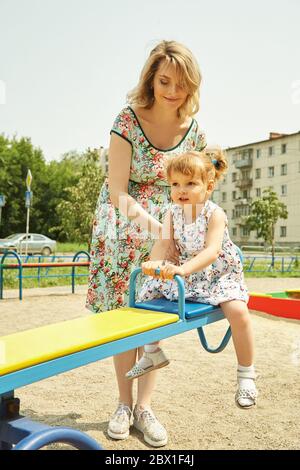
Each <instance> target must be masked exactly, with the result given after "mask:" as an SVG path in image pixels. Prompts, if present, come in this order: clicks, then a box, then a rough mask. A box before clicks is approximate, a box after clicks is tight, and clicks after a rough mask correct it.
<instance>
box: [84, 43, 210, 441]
mask: <svg viewBox="0 0 300 470" xmlns="http://www.w3.org/2000/svg"><path fill="white" fill-rule="evenodd" d="M200 82H201V75H200V71H199V67H198V64H197V62H196V60H195V58H194V57H193V55H192V53H191V52H190V51H189V50H188V49H187V48H186V47H185V46H183V45H182V44H179V43H177V42H175V41H162V42H161V43H159V44H158V45H157V46H156V47H155V48H154V49H153V50H152V51H151V53H150V55H149V58H148V59H147V61H146V63H145V65H144V68H143V70H142V73H141V76H140V80H139V83H138V85H137V86H136V88H135V89H134V90H132V91H131V92H130V93H129V94H128V103H129V106H127V107H126V108H124V109H123V110H122V111H121V112H120V114H119V115H118V116H117V118H116V120H115V122H114V124H113V128H112V130H111V140H110V146H109V170H108V178H107V179H106V181H105V182H104V184H103V186H102V189H101V192H100V196H99V200H98V204H97V208H96V214H95V220H94V227H93V240H92V249H91V256H92V263H91V267H90V278H89V289H88V296H87V308H89V309H90V310H92V311H93V312H94V313H99V312H102V311H107V310H112V309H115V308H119V307H121V306H126V305H128V296H129V277H130V273H131V271H132V270H133V269H134V268H135V267H137V266H140V265H141V263H143V262H145V261H147V260H148V259H149V254H150V251H151V248H152V245H153V243H154V239H155V238H157V237H159V236H160V235H161V233H160V232H161V227H162V224H161V221H162V219H163V216H164V214H165V212H166V210H167V209H168V206H169V204H170V188H169V186H168V183H167V181H166V180H164V177H163V172H162V170H163V163H164V161H165V159H166V158H172V156H174V155H178V154H181V153H184V152H186V151H189V150H198V151H200V150H202V149H203V148H204V147H205V138H204V135H203V133H202V132H201V131H200V130H199V127H198V124H197V121H196V120H195V119H194V118H193V115H194V114H196V113H197V111H198V110H199V86H200ZM174 257H176V249H175V247H174V246H173V245H171V242H170V250H169V259H170V260H172V259H173V261H174ZM141 282H142V279H140V280H139V283H141ZM139 283H138V285H137V289H139V287H140V285H141V284H140V285H139ZM137 353H138V351H137V350H132V351H128V352H126V353H123V354H119V355H118V356H115V357H114V365H115V370H116V375H117V381H118V387H119V406H118V408H117V410H116V412H115V413H114V415H113V416H112V419H111V420H110V422H109V426H108V434H109V436H110V437H112V438H114V439H126V438H127V437H128V436H129V428H130V424H131V418H132V415H133V418H134V421H133V425H134V427H136V428H137V429H138V430H140V431H141V432H142V433H143V434H144V439H145V441H146V442H147V443H149V444H150V445H152V446H154V447H159V446H163V445H165V444H166V443H167V440H168V438H167V432H166V430H165V428H164V427H163V426H162V425H161V424H160V423H159V422H158V420H157V419H156V418H155V416H154V414H153V411H152V410H151V408H150V404H151V395H152V391H153V389H154V385H155V378H156V373H157V371H153V372H151V373H149V374H147V375H146V376H145V377H141V378H140V379H138V391H137V403H136V406H135V408H134V411H133V412H132V409H133V394H132V381H128V380H127V379H126V377H125V374H126V372H127V371H128V370H130V369H131V368H132V366H133V365H134V363H135V362H136V357H137ZM140 354H142V348H140V352H139V355H140Z"/></svg>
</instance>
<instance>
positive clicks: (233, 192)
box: [232, 191, 236, 201]
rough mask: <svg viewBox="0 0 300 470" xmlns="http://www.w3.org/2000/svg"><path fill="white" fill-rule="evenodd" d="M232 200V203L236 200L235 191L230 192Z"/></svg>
mask: <svg viewBox="0 0 300 470" xmlns="http://www.w3.org/2000/svg"><path fill="white" fill-rule="evenodd" d="M232 200H233V201H235V200H236V191H232Z"/></svg>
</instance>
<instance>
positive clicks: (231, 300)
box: [126, 151, 257, 408]
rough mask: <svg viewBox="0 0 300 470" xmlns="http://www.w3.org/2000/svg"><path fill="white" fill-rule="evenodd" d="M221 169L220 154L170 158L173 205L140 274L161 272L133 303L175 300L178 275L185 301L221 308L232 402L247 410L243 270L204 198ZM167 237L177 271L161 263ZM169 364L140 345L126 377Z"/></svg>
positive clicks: (251, 395) (252, 390)
mask: <svg viewBox="0 0 300 470" xmlns="http://www.w3.org/2000/svg"><path fill="white" fill-rule="evenodd" d="M226 169H227V161H226V159H225V157H224V155H223V153H222V152H221V151H216V152H215V153H214V154H212V153H210V154H209V153H208V151H203V152H195V151H190V152H187V153H185V154H183V155H178V156H175V157H173V158H170V159H169V161H168V163H167V165H166V176H167V179H168V182H169V184H170V186H171V198H172V201H173V204H172V205H171V207H170V209H169V211H168V212H167V213H166V216H165V219H164V224H163V230H162V236H161V238H160V239H159V240H157V241H156V243H155V244H154V246H153V249H152V252H151V257H150V261H148V262H146V263H143V264H142V270H143V273H144V274H147V275H150V276H155V270H156V269H157V268H160V277H159V278H158V277H157V276H156V277H155V278H154V277H150V278H148V279H147V280H146V281H145V283H144V284H143V286H142V289H141V291H140V294H139V297H138V301H144V300H150V299H153V298H156V297H161V296H162V295H163V296H164V297H166V298H167V299H169V300H171V301H173V300H177V299H178V288H177V283H176V282H175V281H174V280H173V276H174V275H175V274H179V275H180V276H182V277H184V278H185V290H186V298H187V299H193V300H194V301H197V302H201V303H208V304H212V305H220V307H221V308H222V311H223V313H224V315H225V316H226V318H227V319H228V321H229V323H230V326H231V330H232V337H233V343H234V346H235V350H236V354H237V360H238V369H237V380H238V389H237V392H236V396H235V399H236V403H237V404H238V405H239V406H241V407H243V408H250V407H251V406H253V405H255V403H256V398H257V390H256V387H255V382H254V379H255V370H254V366H253V350H254V344H253V343H254V341H253V333H252V326H251V321H250V315H249V312H248V308H247V302H248V293H247V288H246V286H245V284H244V278H243V267H242V263H241V261H240V258H239V255H238V253H237V250H236V248H235V245H234V244H233V243H232V241H231V240H230V238H229V233H228V226H227V224H228V221H227V217H226V214H225V213H224V211H223V209H221V208H220V207H219V206H217V204H215V203H214V202H212V201H211V200H210V199H209V198H210V195H211V193H212V191H213V189H214V185H215V182H216V181H217V180H218V179H219V178H220V176H221V175H222V173H223V172H224V171H225V170H226ZM170 237H171V238H172V237H173V239H174V241H175V243H176V245H177V247H178V250H179V253H180V257H179V265H178V266H176V265H174V264H171V263H169V262H166V257H167V250H168V247H169V242H170ZM168 363H169V361H168V359H167V358H166V356H165V355H164V352H163V351H162V349H161V348H160V347H159V345H158V343H154V344H151V345H145V347H144V354H143V356H142V357H141V359H140V360H139V361H138V362H137V363H136V364H135V366H134V367H133V368H132V369H131V370H130V371H129V372H128V373H127V374H126V377H127V378H129V379H132V378H135V377H139V376H141V375H143V374H145V373H147V372H149V371H151V370H154V369H157V368H160V367H164V366H165V365H167V364H168Z"/></svg>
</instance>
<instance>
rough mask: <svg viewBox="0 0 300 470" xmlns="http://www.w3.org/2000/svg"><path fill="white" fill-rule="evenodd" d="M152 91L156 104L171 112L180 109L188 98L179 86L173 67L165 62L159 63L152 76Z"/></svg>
mask: <svg viewBox="0 0 300 470" xmlns="http://www.w3.org/2000/svg"><path fill="white" fill-rule="evenodd" d="M153 91H154V98H155V101H156V102H157V104H159V105H161V106H163V107H164V108H169V109H172V110H176V109H178V108H180V106H182V105H183V104H184V103H185V101H186V99H187V96H188V93H187V91H186V90H184V89H183V88H182V87H181V86H180V85H179V80H178V77H177V74H176V69H175V66H174V65H173V64H170V63H167V62H166V61H165V60H163V61H162V62H161V63H160V65H159V68H158V70H157V72H156V74H155V76H154V80H153Z"/></svg>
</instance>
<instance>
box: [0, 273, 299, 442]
mask: <svg viewBox="0 0 300 470" xmlns="http://www.w3.org/2000/svg"><path fill="white" fill-rule="evenodd" d="M247 285H248V288H249V290H250V291H256V292H257V291H260V292H273V291H282V290H285V289H296V288H298V287H299V279H296V278H287V279H279V278H278V279H272V278H269V279H268V278H260V279H254V278H253V279H247ZM45 294H47V295H45ZM85 294H86V287H85V286H78V287H77V288H76V293H75V294H73V295H72V294H71V293H70V287H69V286H66V287H57V288H49V289H48V288H47V289H45V288H44V289H42V288H41V289H26V294H25V295H24V298H23V300H22V301H21V302H20V301H19V299H18V290H7V291H6V294H5V300H2V301H1V304H0V312H1V314H0V330H1V336H2V335H9V334H12V333H15V332H17V331H24V330H27V329H30V328H36V327H39V326H44V325H48V324H52V323H56V322H61V321H65V320H71V319H74V318H78V317H84V316H88V315H90V313H89V312H88V311H86V310H85V308H84V303H85ZM253 326H254V330H255V337H256V351H257V352H256V365H257V372H258V374H259V378H258V380H257V385H258V389H259V393H260V396H259V400H258V405H257V407H255V408H254V409H251V410H248V411H246V410H241V409H239V408H237V407H236V405H235V403H234V392H235V387H236V384H235V381H236V375H235V367H234V366H235V355H234V351H233V345H232V341H230V342H229V344H228V346H227V347H226V348H225V350H224V351H223V352H222V353H220V354H216V355H214V354H213V355H211V354H209V353H207V352H206V351H205V350H204V349H203V348H202V347H201V346H200V344H199V339H198V335H197V331H195V330H192V331H188V332H186V333H184V334H181V335H178V336H173V337H171V338H168V339H166V340H165V341H164V345H165V350H166V352H167V354H168V355H169V357H170V359H171V364H170V365H169V366H168V367H167V368H165V369H164V370H163V371H161V373H160V374H159V378H158V385H157V387H156V391H155V393H154V400H153V408H154V410H155V412H156V414H157V416H158V417H159V419H160V420H161V422H163V423H164V425H165V426H166V427H167V429H168V433H169V443H168V445H167V449H298V448H299V422H300V409H299V401H300V388H299V383H300V322H299V321H297V320H287V319H283V318H278V317H274V316H271V315H268V314H263V313H258V312H253ZM225 330H226V323H225V322H224V321H220V322H217V323H214V324H213V325H211V326H208V327H207V328H206V331H207V332H208V339H209V341H210V343H212V344H214V345H216V344H219V342H220V339H221V338H222V336H223V334H224V332H225ZM182 351H184V354H182ZM16 397H18V398H20V400H21V414H24V415H26V416H27V417H28V418H30V419H32V420H35V421H39V422H42V423H45V424H48V425H53V426H63V427H71V428H74V429H78V430H80V431H82V432H84V433H87V434H88V435H89V436H90V437H92V438H94V439H95V440H96V441H98V442H99V443H101V445H102V446H103V447H104V448H105V449H112V450H114V449H118V450H122V449H147V448H148V447H147V445H146V444H145V443H144V441H143V439H142V435H141V434H140V433H139V432H138V431H135V430H132V432H131V434H130V437H129V439H128V440H126V441H113V440H111V439H110V438H109V437H108V435H107V432H106V429H107V423H108V420H109V418H110V416H111V413H112V411H113V410H114V409H115V405H116V402H117V399H118V396H117V387H116V382H115V375H114V371H113V363H112V358H111V357H110V358H107V359H104V360H101V361H98V362H94V363H92V364H89V365H86V366H85V367H80V368H77V369H73V370H71V371H69V372H66V373H64V374H60V375H57V376H54V377H51V378H48V379H46V380H42V381H38V382H36V383H33V384H31V385H28V386H26V387H21V388H18V389H17V390H16ZM57 447H58V446H57V444H55V445H53V446H51V448H57ZM59 448H67V446H65V445H61V446H59ZM149 449H150V447H149Z"/></svg>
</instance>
